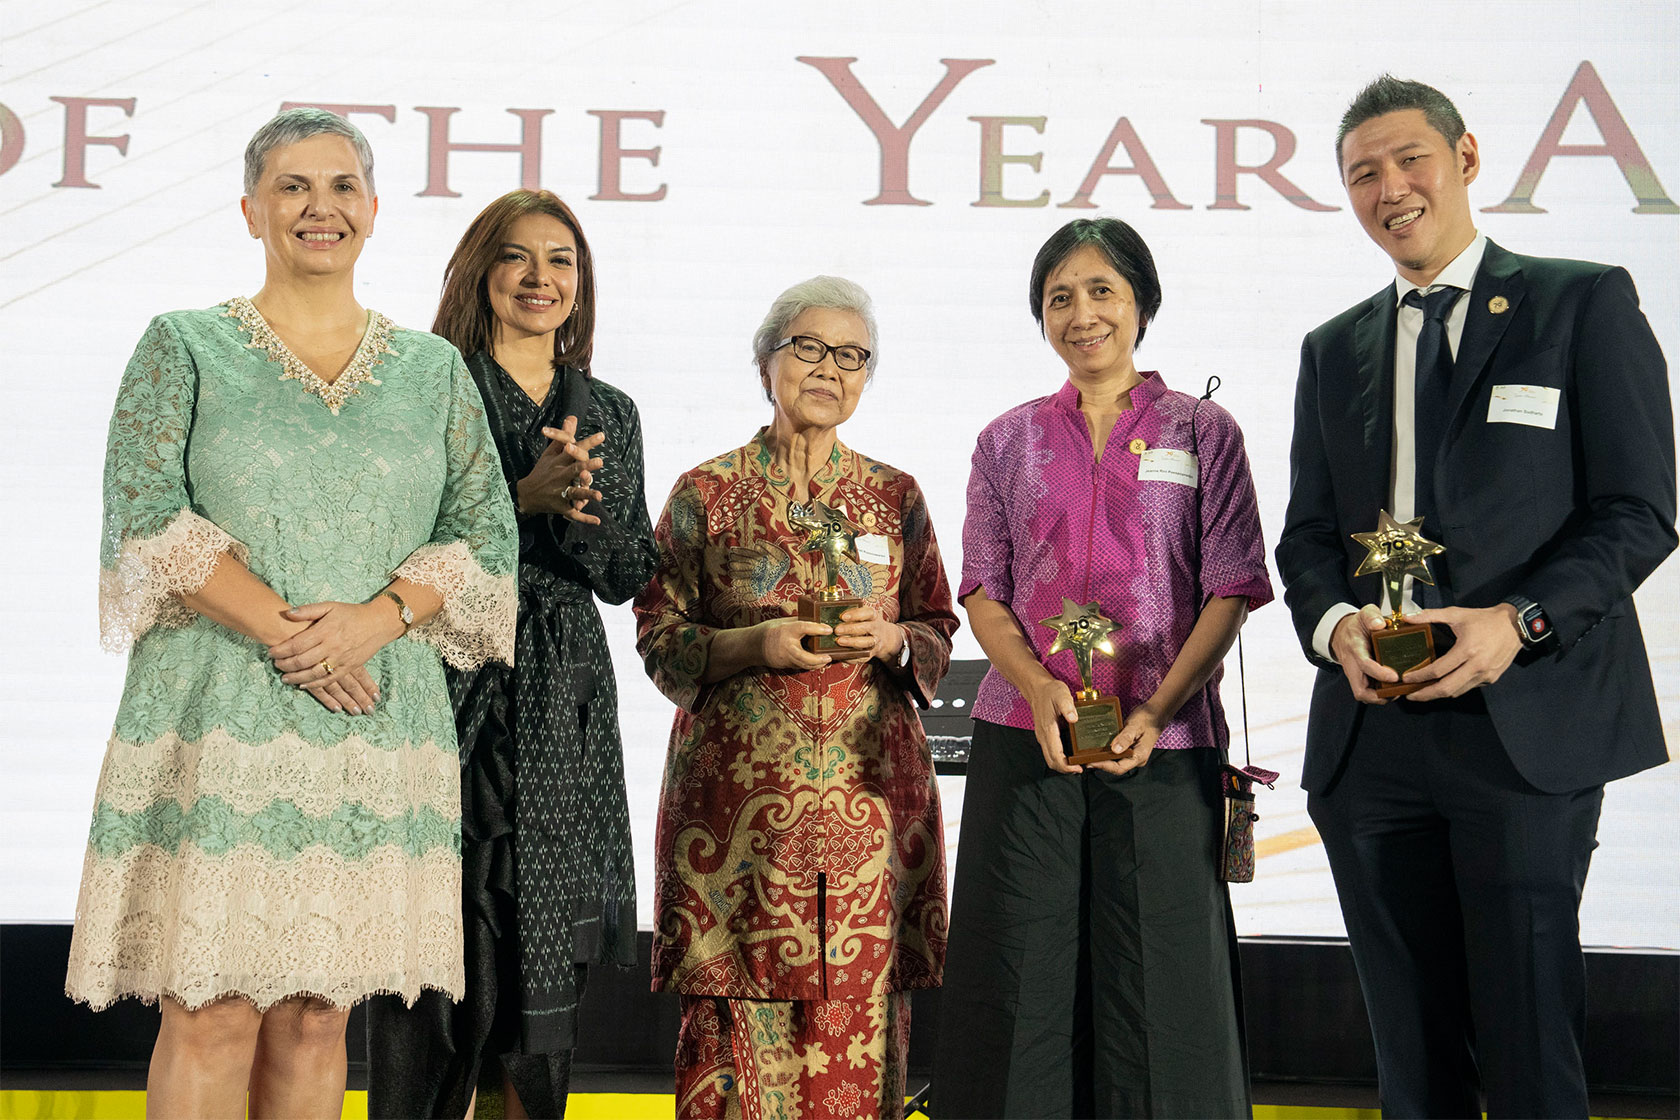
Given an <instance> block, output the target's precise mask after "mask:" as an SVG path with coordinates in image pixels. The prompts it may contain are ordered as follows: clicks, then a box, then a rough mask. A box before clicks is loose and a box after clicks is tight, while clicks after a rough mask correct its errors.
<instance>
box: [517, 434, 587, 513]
mask: <svg viewBox="0 0 1680 1120" xmlns="http://www.w3.org/2000/svg"><path fill="white" fill-rule="evenodd" d="M542 432H543V435H545V436H547V437H548V446H547V447H544V448H543V453H542V454H541V455H540V456H538V457H537V462H536V465H535V466H533V467H532V468H531V473H530V474H528V475H526V476H525V477H524V478H522V479H520V480H519V482H518V484H517V489H518V492H519V510H520V512H521V513H556V514H559V515H560V516H562V517H564V518H566V519H567V520H569V521H578V522H582V523H583V524H585V525H599V524H600V523H601V519H600V518H599V517H596V516H595V515H594V514H592V513H584V512H583V509H584V506H586V505H587V504H588V503H589V502H592V501H595V502H598V501H600V500H601V492H600V491H599V490H596V489H594V482H595V476H594V472H595V471H598V470H600V469H601V464H602V463H603V462H604V460H603V459H600V458H595V457H593V456H594V452H595V450H596V448H598V447H600V445H601V443H602V442H603V441H604V440H605V439H606V438H607V435H606V433H605V432H596V433H595V434H594V435H592V436H588V437H587V438H585V439H578V438H577V417H576V416H568V417H566V420H565V423H563V424H561V426H560V427H558V428H544V429H543V430H542Z"/></svg>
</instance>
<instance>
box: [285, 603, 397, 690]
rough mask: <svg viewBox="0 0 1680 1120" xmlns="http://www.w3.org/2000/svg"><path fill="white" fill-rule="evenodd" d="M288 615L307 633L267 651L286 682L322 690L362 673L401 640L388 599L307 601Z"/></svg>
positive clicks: (395, 614) (394, 609)
mask: <svg viewBox="0 0 1680 1120" xmlns="http://www.w3.org/2000/svg"><path fill="white" fill-rule="evenodd" d="M286 617H287V618H290V619H293V620H294V621H297V622H307V623H309V629H307V630H305V631H303V633H301V634H297V635H294V636H293V637H290V638H287V639H286V640H285V641H283V642H281V643H280V644H279V645H273V646H269V647H268V656H269V657H270V658H272V659H273V661H274V667H275V668H276V669H278V670H280V672H281V674H283V675H282V676H281V677H280V679H281V681H283V682H284V683H286V684H292V685H298V686H300V687H305V686H320V685H323V684H325V683H326V682H328V681H339V680H341V679H343V678H344V677H346V676H347V675H348V674H349V673H350V671H351V670H353V669H359V668H361V666H362V665H364V664H366V662H367V660H368V658H370V657H372V656H373V655H374V654H375V653H378V652H379V650H380V648H381V647H383V646H384V645H385V644H386V643H387V642H391V641H394V640H396V639H397V638H399V637H401V636H402V633H403V624H402V619H401V618H399V617H398V616H397V611H396V608H395V605H394V604H392V603H390V602H389V601H387V600H386V599H384V598H376V599H375V600H374V601H373V602H371V603H334V602H327V603H308V604H305V605H304V606H301V607H293V608H292V609H291V610H289V611H287V612H286Z"/></svg>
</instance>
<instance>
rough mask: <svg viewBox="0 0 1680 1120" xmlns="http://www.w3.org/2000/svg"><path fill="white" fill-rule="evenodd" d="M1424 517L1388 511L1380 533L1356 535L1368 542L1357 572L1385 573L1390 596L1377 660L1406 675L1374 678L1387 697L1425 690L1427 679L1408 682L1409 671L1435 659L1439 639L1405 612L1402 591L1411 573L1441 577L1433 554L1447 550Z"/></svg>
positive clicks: (1385, 592)
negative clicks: (1432, 568) (1427, 535)
mask: <svg viewBox="0 0 1680 1120" xmlns="http://www.w3.org/2000/svg"><path fill="white" fill-rule="evenodd" d="M1422 527H1423V518H1421V517H1414V518H1413V519H1412V520H1410V521H1405V522H1401V521H1396V520H1395V519H1394V517H1393V516H1392V515H1391V514H1390V513H1389V512H1388V511H1387V510H1386V509H1385V510H1382V511H1381V512H1380V513H1379V514H1378V516H1377V528H1376V531H1375V532H1370V533H1354V534H1353V539H1354V540H1356V541H1358V542H1359V543H1360V544H1362V545H1364V546H1365V559H1364V560H1363V561H1361V562H1360V564H1359V568H1358V570H1356V571H1355V572H1354V573H1353V574H1354V575H1355V576H1356V577H1357V576H1365V575H1371V574H1372V573H1377V574H1380V575H1381V576H1382V595H1381V598H1380V599H1379V601H1378V604H1377V605H1378V606H1379V607H1381V606H1382V605H1383V604H1382V601H1381V599H1386V600H1387V603H1388V608H1389V615H1388V618H1387V620H1386V623H1387V624H1386V627H1385V628H1384V629H1382V630H1377V631H1373V632H1372V633H1371V660H1373V661H1375V662H1376V663H1377V664H1379V665H1386V666H1388V667H1389V668H1390V669H1393V670H1394V671H1395V672H1396V673H1399V674H1400V679H1399V680H1398V681H1396V682H1394V683H1393V684H1384V683H1382V682H1380V681H1372V682H1371V686H1372V690H1373V691H1374V692H1375V693H1376V694H1377V695H1378V696H1382V697H1385V698H1386V697H1393V696H1404V695H1406V694H1407V693H1409V692H1416V691H1417V690H1418V689H1420V688H1422V687H1423V686H1424V684H1425V683H1426V682H1424V681H1411V682H1409V681H1407V680H1406V674H1407V673H1408V672H1410V671H1411V670H1413V669H1420V668H1422V667H1423V666H1425V665H1427V664H1429V663H1430V662H1431V661H1434V660H1435V638H1434V635H1432V634H1431V633H1430V631H1429V627H1428V625H1427V624H1425V623H1421V622H1407V621H1406V620H1405V619H1404V618H1403V617H1402V616H1401V614H1400V594H1401V590H1402V587H1403V585H1404V582H1405V579H1406V577H1407V576H1412V577H1413V578H1415V579H1420V580H1422V581H1423V582H1424V583H1427V584H1429V585H1430V586H1431V587H1433V586H1434V585H1435V580H1434V578H1433V577H1432V576H1430V574H1429V564H1428V563H1427V561H1428V559H1429V557H1431V556H1434V555H1436V554H1437V553H1441V552H1445V551H1446V549H1444V548H1442V547H1441V546H1440V545H1438V544H1436V543H1435V542H1434V541H1430V540H1425V539H1424V537H1423V534H1422V533H1421V532H1419V531H1418V530H1420V529H1421V528H1422Z"/></svg>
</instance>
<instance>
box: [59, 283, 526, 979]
mask: <svg viewBox="0 0 1680 1120" xmlns="http://www.w3.org/2000/svg"><path fill="white" fill-rule="evenodd" d="M515 541H516V533H515V528H514V517H513V507H512V504H511V502H510V501H509V499H508V494H507V487H506V486H505V485H504V484H503V481H502V472H501V466H500V464H499V463H498V461H497V458H496V449H495V445H494V444H493V443H492V442H491V439H490V433H489V431H488V429H487V428H486V426H485V423H484V410H483V407H482V405H481V403H480V400H479V395H478V390H477V389H476V388H475V387H474V385H473V381H472V377H471V375H470V374H469V373H468V372H467V368H466V366H465V364H464V363H463V362H462V361H461V358H460V355H459V354H457V353H456V352H455V350H454V348H453V347H451V346H449V345H448V344H447V343H445V342H444V341H443V340H441V339H439V338H437V337H435V336H433V335H430V334H426V333H423V332H420V331H409V330H402V329H400V328H397V327H395V326H393V325H392V323H391V322H390V321H389V320H388V319H386V318H385V317H384V316H382V315H379V314H378V313H370V314H369V316H368V327H367V331H366V333H365V335H364V337H363V339H362V342H361V345H360V346H359V348H358V349H357V351H356V353H355V355H354V356H353V357H352V359H351V361H350V363H349V365H348V366H347V367H346V369H345V370H344V372H343V373H342V374H340V376H339V377H338V379H337V380H336V381H334V382H333V383H332V384H330V385H329V384H326V383H325V382H322V381H321V380H319V379H318V378H316V376H315V375H314V373H312V372H311V371H310V370H309V368H308V367H307V366H305V365H304V364H303V363H302V362H300V361H299V360H298V359H297V358H296V357H295V356H293V355H292V354H291V352H290V351H289V350H287V349H286V347H285V345H284V344H283V343H282V342H281V341H280V339H279V338H278V337H277V336H276V335H275V334H274V333H273V331H271V330H270V329H269V327H268V325H267V324H266V323H265V322H264V321H263V319H262V316H261V315H260V314H258V312H257V310H256V308H255V307H253V306H252V304H251V303H250V301H248V300H245V299H235V300H232V301H229V302H228V303H227V304H224V305H222V306H220V307H216V308H211V309H209V310H205V311H187V312H175V313H172V314H168V315H164V316H160V317H159V318H157V319H155V320H153V322H152V324H151V326H150V327H149V328H148V329H147V331H146V333H145V335H144V337H143V338H142V339H141V340H140V345H139V347H138V348H137V349H136V351H135V354H134V357H133V359H132V360H131V361H130V363H129V366H128V370H127V373H126V374H125V375H124V377H123V380H122V386H121V388H120V390H119V391H118V397H117V405H116V411H115V414H114V416H113V418H112V421H111V430H110V440H109V447H108V451H107V456H106V464H105V533H104V539H103V546H102V549H101V555H100V620H101V627H102V631H103V637H104V640H105V643H106V644H107V646H109V647H111V648H113V649H120V648H123V647H125V646H130V645H132V648H131V650H130V653H129V662H128V675H127V680H126V682H125V684H124V687H123V695H122V701H121V703H120V705H119V707H118V709H117V717H116V726H115V729H114V730H113V732H112V735H111V740H110V744H109V746H108V748H107V751H106V757H105V764H104V768H103V771H102V772H101V774H100V779H99V788H98V792H97V794H96V795H95V803H94V811H93V825H92V828H91V830H90V832H89V837H88V848H87V855H86V861H85V864H84V869H83V873H82V886H81V894H80V898H79V900H78V902H77V906H76V927H75V933H74V936H73V938H72V943H71V949H70V968H69V976H68V979H67V982H66V988H67V991H68V992H69V994H70V995H71V996H72V997H74V998H75V999H78V1000H82V1001H85V1002H87V1003H89V1004H92V1005H93V1006H94V1007H95V1008H100V1007H104V1006H106V1005H108V1004H110V1003H112V1002H113V1001H115V1000H117V999H119V998H122V997H124V996H135V997H138V998H140V999H142V1000H145V1001H148V1002H151V1001H155V1000H156V999H158V997H159V996H164V995H167V996H171V997H173V998H175V999H177V1000H179V1001H180V1002H181V1003H183V1004H185V1005H186V1006H187V1007H189V1008H196V1007H200V1006H202V1005H204V1004H206V1003H209V1002H210V1001H212V1000H215V999H217V998H220V997H223V996H228V995H239V996H244V997H246V998H247V999H249V1000H251V1001H252V1002H253V1003H254V1004H255V1005H256V1006H257V1007H258V1008H259V1009H265V1008H267V1007H269V1006H270V1005H272V1004H273V1003H275V1002H276V1001H277V1000H280V999H284V998H286V997H288V996H293V995H301V994H310V995H314V996H319V997H322V998H324V999H327V1000H329V1001H331V1002H332V1003H334V1004H336V1005H339V1006H347V1005H349V1004H351V1003H354V1002H355V1001H357V1000H359V999H361V998H362V997H364V996H367V995H369V994H370V993H373V992H394V993H398V994H400V995H401V996H403V998H405V999H408V1000H413V999H414V998H416V997H417V996H418V995H419V994H420V991H421V989H422V988H436V989H438V990H440V991H444V992H447V993H450V994H451V995H454V994H458V993H459V992H460V991H461V984H462V970H461V908H460V854H459V853H460V785H459V776H458V768H457V763H456V749H455V723H454V717H453V713H452V711H451V709H450V704H449V697H448V694H447V691H446V689H445V685H444V676H443V664H442V663H443V661H444V660H448V661H449V662H450V663H451V664H454V665H457V666H461V667H470V666H475V665H480V664H483V663H484V662H485V661H487V660H491V659H496V660H502V661H506V660H509V659H511V657H512V656H513V636H514V604H515V598H514V564H515ZM224 552H225V553H228V554H229V555H232V556H234V557H236V558H237V559H238V560H240V561H241V562H243V563H244V564H245V565H246V566H247V567H249V568H250V570H251V571H252V572H253V573H254V574H255V575H256V576H257V577H258V578H259V579H261V580H263V581H264V582H266V583H267V584H268V585H269V586H270V587H272V588H273V589H274V590H275V591H276V592H277V593H279V595H280V596H281V597H282V598H284V599H285V600H287V601H288V602H291V603H299V604H301V603H309V602H317V601H323V600H340V601H345V602H366V601H367V600H369V599H370V598H372V597H373V596H374V595H376V594H377V593H378V592H379V591H380V589H381V588H383V587H384V586H385V585H386V584H387V583H388V582H390V581H391V579H393V578H395V577H403V578H406V579H410V580H413V581H415V582H416V583H421V584H425V585H427V586H429V587H432V588H434V589H435V590H437V591H438V592H439V593H440V594H441V595H442V596H443V608H442V610H441V611H439V612H438V614H437V615H436V616H435V617H433V618H432V619H431V620H429V621H428V622H427V623H426V624H424V625H422V626H416V627H414V628H413V629H412V630H410V631H409V633H408V635H407V636H406V637H405V638H402V639H399V640H397V641H394V642H391V643H389V644H387V645H386V646H384V647H383V648H382V649H381V650H379V652H378V653H376V654H375V655H374V656H373V657H372V658H371V659H370V660H369V661H368V662H367V671H368V672H369V674H371V676H372V677H373V679H374V681H375V682H376V683H377V684H378V686H379V689H380V698H379V702H378V703H377V704H376V705H375V707H374V710H373V711H372V713H371V714H366V715H360V716H353V715H350V714H348V713H333V712H330V711H328V710H327V709H326V708H324V707H322V706H321V704H320V703H319V702H318V701H317V700H316V699H315V698H314V697H313V696H312V695H310V694H309V693H307V692H304V691H302V690H300V689H297V688H294V687H292V686H289V685H286V684H282V683H281V681H280V674H279V673H278V672H276V671H275V669H274V667H273V665H272V663H271V662H270V660H269V658H268V655H267V651H266V649H265V647H264V646H263V645H262V643H260V642H257V641H255V640H253V639H251V638H247V637H245V636H243V635H241V634H239V633H237V632H235V631H233V630H231V629H228V628H227V627H224V626H220V625H218V624H216V623H214V622H211V621H210V620H209V619H208V618H206V617H204V616H203V615H199V614H196V613H194V612H192V611H190V610H188V609H187V608H186V607H185V606H183V605H182V604H181V602H180V600H179V599H178V598H177V596H179V595H182V594H189V593H192V592H194V591H197V590H198V589H199V588H201V587H202V586H203V585H204V583H205V581H206V580H207V579H208V578H209V577H210V575H211V573H212V571H213V569H214V568H215V565H216V563H217V561H218V558H219V556H220V555H221V554H222V553H224Z"/></svg>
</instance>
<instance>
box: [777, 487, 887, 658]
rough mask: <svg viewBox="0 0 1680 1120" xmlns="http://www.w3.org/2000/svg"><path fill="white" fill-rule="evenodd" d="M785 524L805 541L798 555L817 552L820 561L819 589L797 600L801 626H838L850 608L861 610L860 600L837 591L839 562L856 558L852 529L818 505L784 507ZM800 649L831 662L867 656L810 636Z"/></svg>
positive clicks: (833, 511)
mask: <svg viewBox="0 0 1680 1120" xmlns="http://www.w3.org/2000/svg"><path fill="white" fill-rule="evenodd" d="M788 524H789V525H791V526H793V527H794V528H795V529H798V530H800V531H801V532H805V533H809V534H810V536H809V538H808V539H807V540H806V541H805V543H804V544H803V545H801V546H800V549H799V551H801V552H820V553H822V558H823V576H824V579H823V586H822V587H821V588H820V589H818V590H816V591H813V592H809V593H807V594H804V595H801V596H800V597H799V600H798V602H799V619H800V621H801V622H820V623H822V624H823V625H824V626H838V625H840V616H841V615H842V614H844V613H845V612H846V611H849V610H851V609H852V608H853V607H861V606H863V600H862V599H859V598H857V597H856V596H854V595H848V594H846V592H844V591H842V590H841V588H840V560H841V558H842V557H844V558H845V559H847V560H850V561H851V562H852V563H854V564H858V563H862V561H861V560H860V559H859V558H858V550H857V539H858V536H859V535H860V534H859V531H858V528H857V526H856V525H853V524H852V523H851V522H850V521H847V520H846V519H845V518H844V517H843V516H841V514H840V511H839V510H836V509H833V508H831V507H829V506H827V505H824V504H823V503H822V502H817V501H813V502H808V503H804V504H797V503H796V504H794V505H791V506H789V507H788ZM803 645H804V646H805V648H806V649H808V650H810V651H811V652H812V653H826V654H828V656H829V657H831V658H833V659H834V660H835V661H858V660H861V659H863V658H866V657H868V656H869V651H868V650H867V649H853V648H852V647H850V646H843V645H841V644H840V643H839V640H838V639H836V638H835V636H834V635H833V634H811V635H809V636H807V637H806V638H805V639H804V641H803Z"/></svg>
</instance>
